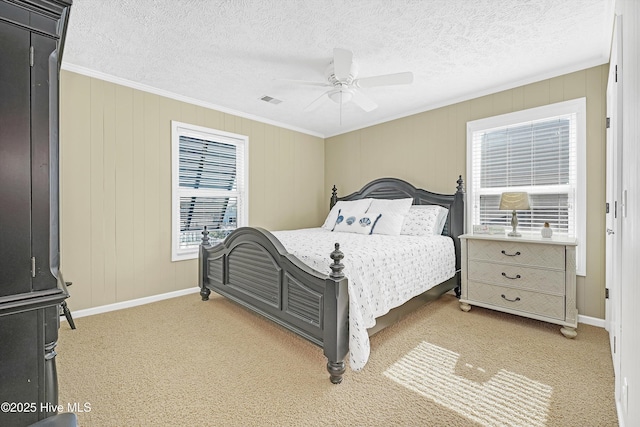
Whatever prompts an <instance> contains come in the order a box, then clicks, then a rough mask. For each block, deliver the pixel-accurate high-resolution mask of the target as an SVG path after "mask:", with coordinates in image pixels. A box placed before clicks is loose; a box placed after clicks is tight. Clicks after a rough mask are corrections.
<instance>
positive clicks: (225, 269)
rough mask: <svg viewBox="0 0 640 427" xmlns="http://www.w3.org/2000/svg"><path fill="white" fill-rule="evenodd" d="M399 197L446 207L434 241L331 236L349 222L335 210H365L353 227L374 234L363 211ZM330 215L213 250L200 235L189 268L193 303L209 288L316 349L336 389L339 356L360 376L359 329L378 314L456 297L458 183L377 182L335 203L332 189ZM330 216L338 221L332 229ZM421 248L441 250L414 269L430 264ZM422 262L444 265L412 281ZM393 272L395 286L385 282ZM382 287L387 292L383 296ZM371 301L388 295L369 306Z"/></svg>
mask: <svg viewBox="0 0 640 427" xmlns="http://www.w3.org/2000/svg"><path fill="white" fill-rule="evenodd" d="M407 199H411V200H410V201H409V204H411V205H412V206H411V208H410V210H411V212H414V211H416V210H420V209H421V208H432V207H434V208H438V207H440V206H441V207H444V208H446V211H444V210H443V211H444V212H445V213H444V216H443V217H442V224H441V227H442V232H441V235H439V236H431V237H425V238H422V237H420V238H418V237H414V236H411V235H397V236H396V235H394V236H385V235H379V234H371V235H368V234H361V233H362V232H361V231H358V232H357V233H349V232H342V231H339V229H340V227H342V226H346V224H347V222H348V220H353V218H354V217H353V216H349V218H348V220H346V221H344V222H341V221H342V219H344V217H345V213H346V209H345V208H344V207H345V206H350V207H349V209H352V207H353V206H355V205H358V206H361V205H363V204H366V205H367V206H368V207H367V209H366V210H365V211H368V212H369V214H367V215H368V216H367V217H366V218H365V217H364V216H365V214H362V215H363V218H361V219H360V220H359V221H357V223H360V225H361V226H362V227H365V226H367V227H372V226H373V227H374V228H373V230H375V227H378V228H379V227H382V228H384V225H383V224H385V225H386V224H388V223H386V222H385V223H382V222H380V223H378V220H379V219H380V218H381V217H382V214H378V213H377V212H378V210H376V209H372V208H373V206H374V205H375V206H380V204H381V203H387V202H388V201H392V202H391V203H393V204H394V206H396V205H397V204H398V203H397V202H401V201H402V200H404V201H407ZM373 200H376V201H375V202H373ZM383 206H384V205H383ZM339 207H343V209H338V208H339ZM330 208H331V211H330V214H329V216H328V217H327V220H326V221H325V224H323V226H322V227H320V228H315V229H306V230H296V231H292V230H285V231H276V232H270V231H267V230H265V229H262V228H259V227H240V228H238V229H236V230H234V231H233V232H232V233H231V234H229V235H228V236H227V237H226V239H225V240H224V241H223V242H222V243H219V244H216V245H211V244H210V240H209V232H208V230H207V229H206V228H205V229H204V231H203V232H202V234H203V237H202V243H201V245H200V251H199V263H198V266H199V267H198V268H199V285H200V289H201V290H200V295H201V297H202V300H203V301H206V300H208V299H209V296H210V294H211V291H214V292H216V293H218V294H220V295H222V296H225V297H227V298H229V299H231V300H232V301H235V302H236V303H239V304H241V305H242V306H244V307H246V308H247V309H249V310H251V311H253V312H255V313H258V314H260V315H262V316H264V317H266V318H268V319H270V320H272V321H274V322H276V323H277V324H279V325H281V326H283V327H285V328H287V329H289V330H290V331H292V332H294V333H296V334H298V335H299V336H301V337H303V338H305V339H307V340H309V341H311V342H312V343H314V344H316V345H318V346H320V347H321V348H322V349H323V352H324V355H325V356H326V358H327V371H328V372H329V379H330V381H331V382H332V383H334V384H339V383H340V382H342V378H343V374H344V372H345V370H346V367H345V361H344V360H345V358H346V357H347V355H348V354H350V362H351V367H352V369H354V370H360V369H361V368H362V367H363V366H364V364H365V363H366V361H367V359H368V354H369V347H368V345H369V342H368V336H367V335H366V330H367V329H368V328H370V327H371V326H372V323H373V324H375V322H376V318H377V317H378V316H380V315H383V314H385V313H387V312H388V311H389V310H391V309H394V308H395V307H398V306H400V305H402V304H404V303H405V302H406V301H409V300H412V299H414V298H415V297H416V295H418V294H420V293H431V294H434V293H435V296H436V297H437V296H439V295H441V294H443V293H446V292H448V291H450V290H452V289H454V290H455V293H456V296H458V297H459V296H460V241H459V238H458V237H459V236H460V235H461V234H463V229H464V186H463V181H462V177H459V178H458V180H457V186H456V191H455V193H453V194H438V193H433V192H430V191H427V190H424V189H418V188H416V187H414V186H413V185H411V184H409V183H408V182H406V181H403V180H400V179H397V178H380V179H376V180H374V181H372V182H370V183H368V184H366V185H365V186H364V187H363V188H362V189H361V190H360V191H357V192H355V193H352V194H350V195H347V196H344V197H338V195H337V189H336V187H335V186H334V187H333V190H332V197H331V200H330ZM439 209H441V208H439ZM374 211H375V213H374ZM382 211H384V210H382ZM382 211H381V212H382ZM331 215H334V216H335V217H336V218H338V217H341V219H340V220H336V223H332V221H334V219H333V217H331ZM349 215H350V214H349ZM376 215H377V216H376ZM369 217H370V218H371V221H369V219H368V218H369ZM374 217H375V218H374ZM391 217H393V215H392V213H390V212H387V211H384V218H385V220H388V218H391ZM365 220H366V222H365ZM369 222H372V223H373V224H368V223H369ZM354 224H355V223H354ZM376 224H377V225H376ZM406 225H407V224H406V223H405V224H403V226H406ZM402 231H403V233H404V227H403V229H402ZM365 241H366V242H371V243H372V244H373V245H372V246H373V253H374V255H368V253H366V252H365V246H364V245H365V243H363V242H365ZM430 245H435V247H437V248H439V249H437V250H436V252H443V253H444V255H443V256H445V258H443V261H440V260H439V259H436V258H434V259H433V260H432V261H429V262H426V261H425V262H422V260H428V259H430V258H431V255H429V256H427V255H426V253H427V252H428V251H430V250H432V249H429V248H428V247H429V246H430ZM346 248H349V249H350V250H352V252H351V253H350V252H349V250H346ZM449 248H450V249H449ZM332 249H333V251H332ZM343 249H345V251H344V253H343ZM360 251H362V254H361V253H360ZM422 251H427V252H422ZM449 252H450V254H449ZM414 256H416V257H418V258H417V260H416V258H415V257H414ZM433 256H435V255H433ZM375 257H377V258H375ZM427 264H433V265H434V266H435V267H442V266H444V270H446V271H440V272H435V273H429V274H430V276H428V277H429V278H428V279H425V277H426V276H421V275H418V273H416V274H413V270H414V269H415V268H416V266H418V267H422V266H423V265H427ZM374 268H376V270H373V269H374ZM370 270H371V271H370ZM398 274H400V276H401V277H403V279H402V280H388V278H389V277H398V276H397V275H398ZM421 274H422V273H421ZM404 275H406V276H407V279H406V280H405V279H404ZM414 276H415V277H414ZM367 277H369V280H374V281H377V284H376V286H378V288H375V289H376V290H375V291H371V290H368V289H369V288H367V286H368V283H365V282H366V280H367ZM350 281H351V283H349V282H350ZM360 282H362V283H360ZM378 282H381V283H382V285H384V286H381V283H378ZM387 282H393V283H392V284H389V283H387ZM414 282H415V283H414ZM423 282H424V283H423ZM427 282H429V283H427ZM385 284H386V285H390V286H391V285H393V286H396V287H394V288H391V290H385V289H386V288H385V286H386V285H385ZM365 285H367V286H365ZM350 294H351V296H350ZM379 294H388V295H386V296H385V297H384V298H383V297H380V298H381V299H379ZM381 301H382V302H381ZM350 312H351V313H350ZM350 348H351V352H350Z"/></svg>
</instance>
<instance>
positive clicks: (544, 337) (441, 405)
mask: <svg viewBox="0 0 640 427" xmlns="http://www.w3.org/2000/svg"><path fill="white" fill-rule="evenodd" d="M76 325H77V329H76V330H71V329H70V328H69V327H68V325H67V324H65V323H63V324H62V327H61V329H60V339H59V345H58V357H57V366H58V377H59V389H60V399H59V403H60V404H61V405H62V406H63V407H64V408H67V407H69V408H70V409H78V408H83V412H79V411H76V413H77V415H78V420H79V425H80V426H270V425H272V426H526V427H530V426H539V427H551V426H558V427H567V426H581V427H585V426H594V427H595V426H598V427H608V426H617V425H618V423H617V415H616V409H615V403H614V376H613V366H612V361H611V354H610V350H609V342H608V335H607V332H606V331H605V330H604V329H601V328H597V327H593V326H589V325H583V324H580V325H579V327H578V336H577V337H576V338H575V339H572V340H570V339H567V338H564V337H563V336H562V335H561V334H560V332H559V326H557V325H552V324H548V323H544V322H539V321H535V320H531V319H525V318H521V317H518V316H512V315H509V314H504V313H498V312H495V311H491V310H485V309H482V308H478V307H474V308H473V309H472V310H471V311H470V312H469V313H465V312H462V311H460V309H459V308H458V302H457V300H456V298H455V297H453V296H451V295H448V294H447V295H444V296H443V297H442V298H440V299H438V300H436V301H433V302H431V303H429V304H427V305H424V306H421V307H420V308H419V309H417V310H416V311H414V312H412V313H411V314H410V315H408V316H407V317H405V318H403V319H402V320H400V321H399V322H397V323H396V324H394V325H392V326H390V327H388V328H386V329H384V330H382V331H381V332H379V333H377V334H375V335H374V336H373V337H371V349H372V350H371V357H370V360H369V363H368V364H367V365H366V366H365V368H364V370H362V371H361V372H353V371H351V370H350V369H349V368H347V372H346V374H345V377H344V381H343V383H342V384H340V385H333V384H331V383H330V382H329V379H328V374H327V372H326V370H325V364H326V360H325V358H324V356H323V355H322V350H321V349H320V348H319V347H317V346H315V345H313V344H311V343H309V342H307V341H305V340H303V339H301V338H299V337H297V336H295V335H294V334H292V333H291V332H289V331H287V330H284V329H283V328H281V327H279V326H277V325H275V324H273V323H271V322H269V321H267V320H265V319H262V318H260V317H258V316H256V315H254V314H252V313H250V312H248V311H247V310H245V309H243V308H241V307H240V306H238V305H236V304H234V303H232V302H231V301H228V300H226V299H224V298H222V297H219V296H217V295H215V294H212V295H211V300H210V301H207V302H203V301H201V300H200V298H199V295H197V294H193V295H187V296H183V297H179V298H174V299H170V300H165V301H160V302H156V303H153V304H148V305H144V306H139V307H134V308H130V309H125V310H120V311H116V312H110V313H105V314H100V315H95V316H90V317H84V318H79V319H76ZM74 405H75V406H74ZM87 409H89V410H87Z"/></svg>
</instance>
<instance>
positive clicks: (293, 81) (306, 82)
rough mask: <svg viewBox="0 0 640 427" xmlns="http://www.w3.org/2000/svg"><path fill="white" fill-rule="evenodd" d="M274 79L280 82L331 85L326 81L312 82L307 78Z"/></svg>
mask: <svg viewBox="0 0 640 427" xmlns="http://www.w3.org/2000/svg"><path fill="white" fill-rule="evenodd" d="M275 80H278V81H282V82H288V83H296V84H300V85H305V86H321V87H330V86H331V85H330V84H328V83H327V82H312V81H309V80H294V79H275Z"/></svg>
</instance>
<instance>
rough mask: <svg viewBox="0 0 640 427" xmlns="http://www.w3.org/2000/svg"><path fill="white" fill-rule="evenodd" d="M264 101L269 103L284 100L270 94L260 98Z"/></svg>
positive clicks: (278, 102)
mask: <svg viewBox="0 0 640 427" xmlns="http://www.w3.org/2000/svg"><path fill="white" fill-rule="evenodd" d="M260 99H261V100H262V101H264V102H268V103H269V104H280V103H281V102H282V100H280V99H276V98H274V97H272V96H269V95H265V96H263V97H261V98H260Z"/></svg>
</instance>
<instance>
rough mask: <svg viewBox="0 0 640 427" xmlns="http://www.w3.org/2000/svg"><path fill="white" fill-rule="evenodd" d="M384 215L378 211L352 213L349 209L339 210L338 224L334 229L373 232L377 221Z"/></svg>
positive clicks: (361, 232)
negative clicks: (343, 211)
mask: <svg viewBox="0 0 640 427" xmlns="http://www.w3.org/2000/svg"><path fill="white" fill-rule="evenodd" d="M380 217H382V214H381V213H378V212H367V213H352V212H349V211H345V213H342V211H340V212H338V218H337V219H336V225H335V227H333V231H345V232H347V233H358V234H371V233H372V232H373V230H374V228H375V227H376V223H377V222H378V221H379V220H380Z"/></svg>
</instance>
